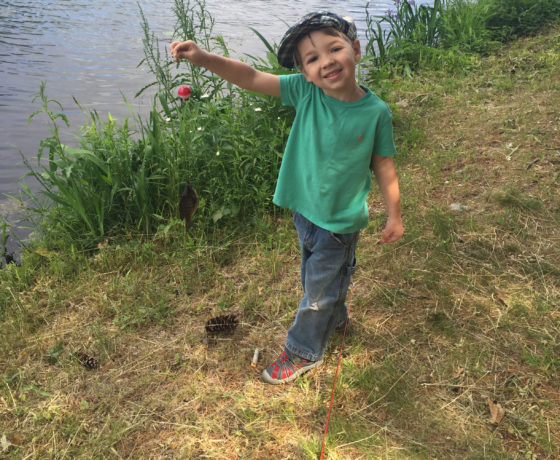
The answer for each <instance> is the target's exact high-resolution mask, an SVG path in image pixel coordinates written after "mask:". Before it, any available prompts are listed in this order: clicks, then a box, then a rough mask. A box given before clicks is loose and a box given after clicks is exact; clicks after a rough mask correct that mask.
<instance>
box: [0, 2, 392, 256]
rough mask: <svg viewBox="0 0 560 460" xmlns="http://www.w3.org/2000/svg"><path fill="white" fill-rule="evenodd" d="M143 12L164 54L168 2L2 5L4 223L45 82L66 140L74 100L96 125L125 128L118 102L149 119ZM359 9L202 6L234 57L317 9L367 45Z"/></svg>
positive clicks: (42, 124)
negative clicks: (64, 124) (65, 120)
mask: <svg viewBox="0 0 560 460" xmlns="http://www.w3.org/2000/svg"><path fill="white" fill-rule="evenodd" d="M185 3H188V2H185ZM194 3H195V2H194V1H191V4H194ZM369 3H370V6H369V12H370V14H373V15H381V14H383V13H384V12H385V11H386V10H387V9H389V8H391V7H392V6H393V1H392V0H371V1H370V2H369ZM139 5H140V7H141V8H142V10H143V12H144V15H145V17H146V19H147V21H148V23H149V25H150V29H151V31H152V32H153V33H154V34H155V36H156V37H157V38H158V39H159V40H160V41H161V44H162V48H163V47H165V46H166V45H167V44H168V43H169V41H170V39H171V34H172V31H173V27H174V24H175V16H174V14H173V11H172V7H173V5H174V2H173V1H171V0H149V1H148V0H138V1H137V0H119V1H114V0H96V1H93V0H26V1H23V0H7V1H4V0H0V220H1V218H2V216H7V217H8V219H11V217H12V216H13V214H14V213H15V211H16V206H15V202H14V201H13V200H10V199H8V198H7V197H6V195H5V194H17V192H18V189H19V188H20V180H21V178H22V176H23V175H24V174H25V173H26V172H27V169H26V168H25V166H24V165H23V162H22V160H21V155H24V156H25V157H26V158H28V159H32V158H34V157H35V156H36V154H37V151H38V148H39V143H40V141H41V139H43V138H45V137H47V136H48V134H49V127H48V124H47V120H46V117H45V116H44V115H40V116H37V117H34V118H33V119H32V120H31V121H30V122H29V123H28V117H29V115H31V113H33V112H34V111H35V110H37V109H39V108H40V107H39V105H38V103H37V102H35V103H33V102H32V100H33V96H34V95H35V94H37V92H38V90H39V86H40V83H41V82H42V81H44V82H46V93H47V95H48V96H49V98H52V99H55V100H56V101H58V102H59V103H60V104H61V105H62V107H63V108H64V112H65V113H66V115H67V116H68V117H69V120H70V124H71V126H70V129H68V130H66V129H65V136H66V137H67V138H69V139H70V140H71V133H77V132H78V130H79V127H80V126H81V125H82V124H83V123H84V122H85V117H84V116H83V114H82V112H81V110H80V109H79V108H78V107H77V105H76V104H75V103H74V101H73V97H75V98H76V99H77V100H78V101H79V102H80V104H82V105H83V106H85V107H87V108H88V109H95V110H96V111H97V112H98V113H99V114H100V115H101V118H102V119H106V117H107V114H108V113H109V112H110V113H111V114H112V115H113V116H115V117H117V118H119V119H121V120H122V119H123V118H124V117H125V116H127V115H128V114H129V113H130V112H129V109H128V108H127V105H126V104H125V102H124V100H123V97H122V95H123V94H124V96H125V97H126V98H127V99H128V100H129V102H130V103H131V105H132V107H133V109H134V110H135V111H136V112H138V113H139V114H140V115H141V116H143V115H145V114H147V113H148V110H149V107H150V105H151V97H150V96H149V95H147V96H145V97H144V98H139V99H135V98H134V94H135V93H136V92H137V91H138V90H139V89H140V88H142V87H144V86H145V85H146V84H147V83H150V82H151V81H153V79H152V76H151V75H150V74H149V73H148V71H147V69H146V68H143V67H137V65H138V63H139V62H140V61H141V59H142V58H143V44H142V38H143V33H142V28H141V25H140V24H141V17H140V12H139ZM365 7H366V2H365V1H358V0H347V1H340V0H338V1H334V0H322V1H321V0H246V1H245V0H207V1H206V8H207V10H208V11H209V12H210V14H211V15H212V16H213V17H214V19H215V25H214V33H215V34H220V35H222V36H223V37H224V38H225V41H226V43H227V45H228V47H229V48H230V50H231V51H232V54H233V55H237V56H242V55H243V54H244V53H248V54H252V55H256V56H259V55H260V56H262V55H264V53H265V47H264V45H263V44H262V43H261V41H260V40H259V39H258V38H257V37H256V36H255V35H254V33H253V32H252V31H251V30H250V29H249V27H253V28H255V29H257V30H258V31H259V32H261V33H262V34H263V35H264V36H265V37H266V38H267V40H269V41H270V42H271V43H272V42H279V40H280V38H281V37H282V34H283V32H284V31H285V29H286V23H288V24H291V23H293V22H294V21H295V20H296V19H297V18H299V17H300V16H302V15H303V14H305V13H307V12H309V11H312V10H318V9H328V10H331V11H335V12H337V13H339V14H343V15H349V16H351V17H353V18H354V20H355V21H356V23H357V26H358V33H359V38H360V39H361V40H362V43H363V42H364V41H365V35H364V27H365V18H366V8H365ZM121 92H122V94H121ZM53 108H54V107H53ZM70 142H71V141H70ZM31 186H32V187H33V184H32V185H31ZM0 243H1V242H0ZM0 249H1V248H0Z"/></svg>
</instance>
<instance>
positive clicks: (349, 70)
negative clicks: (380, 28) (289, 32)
mask: <svg viewBox="0 0 560 460" xmlns="http://www.w3.org/2000/svg"><path fill="white" fill-rule="evenodd" d="M297 49H298V52H299V55H300V56H301V70H302V73H303V75H304V76H305V78H306V79H307V81H309V82H310V83H313V84H314V85H315V86H318V87H319V88H321V89H322V90H323V92H324V93H325V94H326V95H327V96H330V97H332V98H334V99H338V100H341V101H345V102H352V101H356V100H358V99H360V98H361V97H362V96H363V95H364V94H365V92H364V90H363V89H362V88H360V87H359V86H358V84H357V83H356V76H355V69H356V63H357V62H359V60H360V58H361V51H360V42H359V41H358V40H355V41H354V42H353V43H350V42H349V41H348V40H346V39H345V38H344V37H341V36H333V35H329V34H327V33H325V32H324V31H322V30H315V31H313V32H311V33H310V34H309V35H307V36H306V37H304V38H302V39H301V40H300V42H299V43H298V45H297Z"/></svg>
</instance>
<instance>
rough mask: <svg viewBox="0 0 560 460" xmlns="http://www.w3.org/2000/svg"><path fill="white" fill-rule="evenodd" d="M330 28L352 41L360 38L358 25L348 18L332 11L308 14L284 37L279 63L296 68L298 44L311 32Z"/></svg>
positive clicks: (279, 50) (279, 49)
mask: <svg viewBox="0 0 560 460" xmlns="http://www.w3.org/2000/svg"><path fill="white" fill-rule="evenodd" d="M328 27H332V28H334V29H336V30H338V31H340V32H342V33H343V34H344V35H346V36H347V37H348V38H349V39H350V40H352V41H354V40H356V38H358V32H357V30H356V25H355V24H354V21H353V20H352V19H351V18H349V17H347V16H344V17H342V16H339V15H338V14H335V13H331V12H330V11H315V12H313V13H308V14H306V15H305V16H303V17H302V18H301V19H300V20H299V21H298V22H297V24H295V25H293V26H292V27H290V28H289V29H288V30H287V31H286V33H285V34H284V36H283V37H282V40H281V41H280V46H279V47H278V52H277V56H278V63H279V64H280V65H281V66H283V67H287V68H288V69H293V68H294V67H296V64H295V63H294V51H295V49H296V46H297V44H298V42H299V41H300V40H301V39H302V38H303V37H305V36H306V35H308V34H309V33H310V32H312V31H314V30H318V29H325V28H328Z"/></svg>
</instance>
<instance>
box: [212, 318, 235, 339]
mask: <svg viewBox="0 0 560 460" xmlns="http://www.w3.org/2000/svg"><path fill="white" fill-rule="evenodd" d="M237 324H238V320H237V317H236V316H235V315H220V316H216V317H214V318H210V319H209V320H208V321H207V322H206V326H205V329H206V333H207V334H208V335H216V334H232V333H233V331H235V328H236V327H237Z"/></svg>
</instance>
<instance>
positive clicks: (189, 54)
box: [169, 40, 205, 65]
mask: <svg viewBox="0 0 560 460" xmlns="http://www.w3.org/2000/svg"><path fill="white" fill-rule="evenodd" d="M169 50H170V51H171V56H173V59H174V60H175V61H178V60H179V59H187V60H189V61H190V62H192V63H193V64H194V65H200V63H201V60H202V58H203V56H204V54H205V51H203V50H202V49H200V48H199V47H198V45H197V44H196V43H195V42H193V41H192V40H187V41H186V42H179V41H175V42H173V43H171V45H169Z"/></svg>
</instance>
